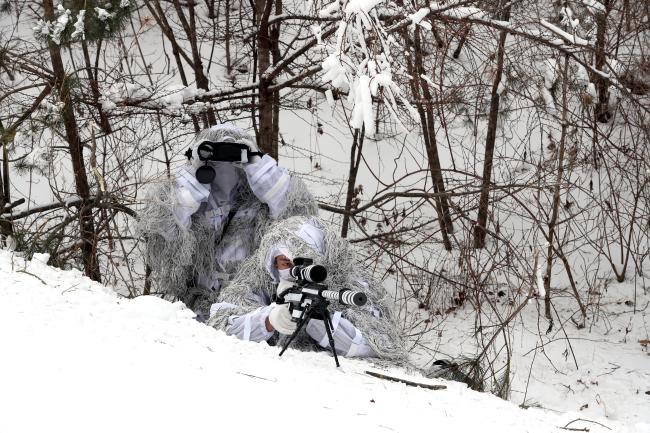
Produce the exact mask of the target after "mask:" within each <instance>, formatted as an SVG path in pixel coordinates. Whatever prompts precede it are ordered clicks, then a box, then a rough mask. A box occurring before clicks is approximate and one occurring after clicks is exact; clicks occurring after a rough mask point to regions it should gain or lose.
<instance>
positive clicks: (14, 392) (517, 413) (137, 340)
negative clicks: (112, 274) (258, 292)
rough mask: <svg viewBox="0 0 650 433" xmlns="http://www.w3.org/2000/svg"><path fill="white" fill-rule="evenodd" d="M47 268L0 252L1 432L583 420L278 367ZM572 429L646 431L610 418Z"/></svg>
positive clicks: (345, 374) (257, 347) (319, 363)
mask: <svg viewBox="0 0 650 433" xmlns="http://www.w3.org/2000/svg"><path fill="white" fill-rule="evenodd" d="M46 259H47V256H42V255H37V256H36V257H35V258H34V260H33V261H31V262H25V261H24V260H22V259H21V258H19V257H17V256H14V255H12V253H10V252H8V251H0V345H1V346H0V347H1V348H2V349H1V351H0V432H1V433H17V432H38V431H43V432H66V433H72V432H84V433H86V432H111V433H113V432H135V431H139V432H157V433H160V432H193V431H215V432H216V431H233V429H236V430H235V431H246V432H248V431H251V432H254V431H260V432H261V431H267V432H269V431H286V432H301V431H309V432H314V431H317V432H326V431H327V432H335V431H338V432H349V431H356V432H375V431H377V432H383V431H389V432H390V431H396V432H422V431H437V432H481V433H486V432H498V433H507V432H513V433H514V432H517V433H522V432H540V433H550V432H565V431H567V430H563V429H561V428H560V427H564V426H566V425H567V424H568V423H570V422H571V421H573V420H576V419H577V418H582V416H581V414H580V413H576V412H574V413H554V412H547V411H543V410H541V409H535V408H531V409H528V410H523V409H520V408H519V407H517V406H516V405H515V404H512V403H509V402H506V401H503V400H500V399H498V398H496V397H494V396H492V395H489V394H481V393H477V392H474V391H470V390H468V389H467V388H465V386H464V385H461V384H458V383H453V382H443V381H435V382H434V381H429V383H444V384H446V385H447V389H446V390H438V391H432V390H428V389H423V388H414V387H408V386H406V385H403V384H399V383H393V382H388V381H385V380H380V379H375V378H372V377H370V376H368V375H366V374H364V371H365V370H367V369H369V368H371V366H370V365H369V364H367V363H364V362H359V361H351V360H347V359H343V360H342V367H341V368H340V369H338V370H337V369H336V368H335V367H334V365H333V360H332V359H331V358H330V357H329V356H328V355H327V354H324V353H301V352H296V351H292V350H289V351H288V352H287V353H286V354H285V356H283V357H282V358H278V348H276V347H269V346H267V345H266V344H265V343H264V344H255V343H247V342H241V341H238V340H235V339H234V338H230V337H226V336H225V335H224V334H223V333H221V332H217V331H215V330H214V329H211V328H209V327H206V326H204V325H202V324H200V323H198V322H196V321H194V320H193V319H192V314H191V313H190V311H188V310H187V309H185V308H184V306H183V305H182V304H180V303H175V304H172V303H169V302H166V301H163V300H160V299H158V298H155V297H139V298H136V299H133V300H129V299H123V298H119V297H118V296H116V295H115V294H114V293H113V292H112V291H111V290H110V289H108V288H106V287H104V286H101V285H99V284H97V283H94V282H91V281H90V280H88V279H87V278H85V277H83V276H82V275H81V274H80V273H79V272H78V271H61V270H58V269H55V268H51V267H49V266H47V265H45V264H44V261H46ZM389 373H390V374H394V375H400V374H403V373H401V372H400V371H399V370H397V369H395V370H393V371H391V372H389ZM594 421H595V422H594ZM596 422H598V423H602V425H601V424H598V423H596ZM605 426H606V427H605ZM569 428H575V429H584V428H587V429H589V430H588V431H590V432H595V433H598V432H650V425H648V424H643V423H636V424H634V425H633V424H629V425H624V424H622V423H619V422H618V421H613V420H611V419H605V418H603V419H591V420H590V421H588V422H587V421H577V422H573V423H571V424H570V425H569ZM582 431H587V430H582Z"/></svg>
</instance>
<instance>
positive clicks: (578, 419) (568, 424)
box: [560, 418, 611, 431]
mask: <svg viewBox="0 0 650 433" xmlns="http://www.w3.org/2000/svg"><path fill="white" fill-rule="evenodd" d="M578 421H584V422H590V423H592V424H598V425H599V426H601V427H605V428H606V429H607V430H611V428H609V427H607V426H606V425H605V424H601V423H599V422H598V421H592V420H590V419H584V418H576V419H574V420H573V421H569V422H568V423H566V424H565V426H564V427H560V428H561V429H563V430H572V431H589V429H588V428H586V427H584V428H581V429H577V428H570V427H569V426H570V425H571V424H573V423H574V422H578Z"/></svg>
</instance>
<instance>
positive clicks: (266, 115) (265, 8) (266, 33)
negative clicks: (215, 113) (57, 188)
mask: <svg viewBox="0 0 650 433" xmlns="http://www.w3.org/2000/svg"><path fill="white" fill-rule="evenodd" d="M273 4H274V0H257V12H258V31H257V75H258V80H259V83H260V84H259V89H258V92H259V95H258V96H259V101H258V107H259V137H258V142H257V145H258V146H259V148H260V150H262V152H265V153H268V154H269V155H271V156H272V157H273V158H275V159H277V158H278V148H277V142H276V143H275V146H274V145H273V144H274V143H273V102H274V95H273V91H271V90H269V86H270V85H271V84H272V82H271V81H270V80H269V79H268V76H267V74H266V72H267V71H268V69H269V67H270V66H271V50H272V43H271V35H270V26H269V17H270V15H271V10H272V9H273Z"/></svg>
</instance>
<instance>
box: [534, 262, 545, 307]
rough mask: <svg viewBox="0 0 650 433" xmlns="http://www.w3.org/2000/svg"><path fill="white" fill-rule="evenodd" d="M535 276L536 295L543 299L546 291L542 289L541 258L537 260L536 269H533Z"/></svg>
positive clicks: (542, 272)
mask: <svg viewBox="0 0 650 433" xmlns="http://www.w3.org/2000/svg"><path fill="white" fill-rule="evenodd" d="M535 276H536V277H537V278H536V280H537V294H538V295H539V297H540V298H543V297H545V296H546V290H545V289H544V270H543V269H542V260H541V258H539V260H537V269H535Z"/></svg>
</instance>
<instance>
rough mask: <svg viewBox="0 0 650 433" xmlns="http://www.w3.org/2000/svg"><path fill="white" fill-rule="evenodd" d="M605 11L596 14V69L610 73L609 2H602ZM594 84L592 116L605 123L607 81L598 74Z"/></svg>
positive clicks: (607, 114)
mask: <svg viewBox="0 0 650 433" xmlns="http://www.w3.org/2000/svg"><path fill="white" fill-rule="evenodd" d="M603 6H604V7H605V11H604V12H601V11H598V12H596V16H595V18H596V50H595V51H596V58H595V63H596V69H597V70H598V71H602V72H603V73H607V74H608V73H611V71H609V70H606V68H605V65H606V64H607V53H606V49H607V18H608V17H609V12H610V11H611V0H603ZM594 82H595V83H596V91H597V93H598V101H597V102H596V109H595V112H594V115H595V116H596V120H597V121H598V122H600V123H607V122H608V121H609V119H610V118H611V117H612V114H611V113H610V112H609V80H608V79H607V78H605V77H602V76H600V75H599V74H594Z"/></svg>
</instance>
